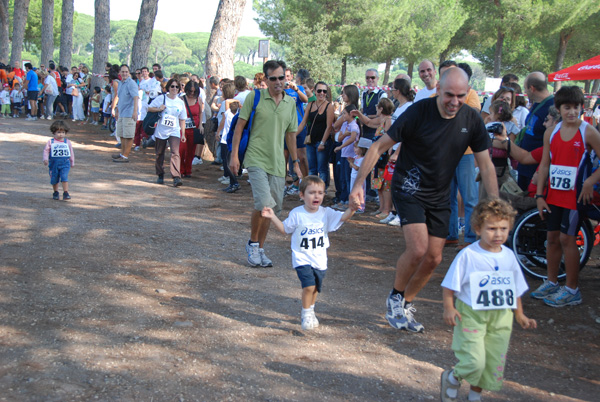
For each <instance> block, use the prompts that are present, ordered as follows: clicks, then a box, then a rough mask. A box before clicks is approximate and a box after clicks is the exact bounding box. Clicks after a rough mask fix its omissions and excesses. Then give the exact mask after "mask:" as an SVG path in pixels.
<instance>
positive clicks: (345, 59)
mask: <svg viewBox="0 0 600 402" xmlns="http://www.w3.org/2000/svg"><path fill="white" fill-rule="evenodd" d="M347 67H348V57H347V56H344V57H342V77H341V83H342V85H345V84H346V70H347Z"/></svg>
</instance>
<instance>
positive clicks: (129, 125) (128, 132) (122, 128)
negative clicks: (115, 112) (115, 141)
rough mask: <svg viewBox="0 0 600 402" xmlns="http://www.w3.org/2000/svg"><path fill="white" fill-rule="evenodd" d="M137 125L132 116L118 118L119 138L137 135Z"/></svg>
mask: <svg viewBox="0 0 600 402" xmlns="http://www.w3.org/2000/svg"><path fill="white" fill-rule="evenodd" d="M135 125H136V122H135V121H133V119H132V118H131V117H119V120H117V136H118V137H119V138H133V137H135Z"/></svg>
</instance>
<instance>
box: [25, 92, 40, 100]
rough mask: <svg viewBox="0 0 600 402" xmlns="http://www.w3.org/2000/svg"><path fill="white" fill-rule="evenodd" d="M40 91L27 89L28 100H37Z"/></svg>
mask: <svg viewBox="0 0 600 402" xmlns="http://www.w3.org/2000/svg"><path fill="white" fill-rule="evenodd" d="M38 93H39V91H27V100H32V101H34V100H37V98H38Z"/></svg>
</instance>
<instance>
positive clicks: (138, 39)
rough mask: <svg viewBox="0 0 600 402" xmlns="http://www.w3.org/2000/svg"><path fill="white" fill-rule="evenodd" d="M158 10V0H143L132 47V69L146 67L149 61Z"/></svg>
mask: <svg viewBox="0 0 600 402" xmlns="http://www.w3.org/2000/svg"><path fill="white" fill-rule="evenodd" d="M157 12H158V0H143V1H142V6H141V8H140V18H139V19H138V23H137V29H136V31H135V37H134V38H133V48H132V49H131V69H132V70H135V69H138V68H142V67H144V66H145V65H146V64H147V63H148V52H149V51H150V43H151V42H152V31H153V30H154V21H155V20H156V13H157Z"/></svg>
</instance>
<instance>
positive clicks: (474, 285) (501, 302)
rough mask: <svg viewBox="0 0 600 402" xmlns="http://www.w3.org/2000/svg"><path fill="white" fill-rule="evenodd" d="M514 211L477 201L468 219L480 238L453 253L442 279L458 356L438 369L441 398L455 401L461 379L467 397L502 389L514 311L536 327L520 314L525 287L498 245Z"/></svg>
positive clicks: (511, 260)
mask: <svg viewBox="0 0 600 402" xmlns="http://www.w3.org/2000/svg"><path fill="white" fill-rule="evenodd" d="M515 215H516V212H515V210H514V209H513V208H512V207H511V206H510V204H509V203H508V202H506V201H503V200H500V199H492V200H483V201H481V202H480V203H479V204H477V206H476V207H475V209H474V210H473V214H472V215H471V221H472V227H473V228H474V229H475V232H476V233H477V235H478V236H479V237H480V239H479V241H477V242H475V243H473V244H471V245H470V246H467V247H466V248H464V249H463V250H462V251H461V252H460V253H458V255H457V256H456V258H455V259H454V261H453V262H452V265H451V266H450V269H448V272H447V273H446V277H445V278H444V280H443V281H442V287H443V288H444V293H443V295H444V296H443V300H444V322H445V323H446V324H448V325H452V326H454V335H453V337H452V350H453V351H454V354H455V356H456V358H457V359H458V363H457V364H456V366H455V367H454V369H453V370H451V369H448V370H446V371H444V372H443V373H442V384H441V399H442V402H445V401H456V400H457V394H458V388H459V387H460V381H461V380H466V381H467V382H468V383H469V384H471V390H470V392H469V396H468V400H469V401H481V391H482V389H487V390H491V391H498V390H500V389H501V388H502V381H503V380H504V366H505V363H506V353H507V352H508V344H509V341H510V334H511V332H512V323H513V310H516V311H515V314H514V316H515V318H516V320H517V322H518V323H519V324H520V325H521V327H523V328H525V329H528V328H536V327H537V323H536V322H535V320H533V319H531V318H527V316H525V314H524V313H523V304H522V303H521V296H522V295H523V294H524V293H525V292H526V291H527V289H528V288H527V283H526V282H525V278H524V277H523V273H522V271H521V269H520V267H519V263H518V262H517V260H516V258H515V255H514V253H513V252H512V250H510V249H508V248H507V247H505V246H504V245H503V244H504V243H505V242H506V239H507V238H508V233H509V232H510V228H511V227H512V225H513V223H514V219H515ZM454 296H456V303H455V301H454ZM455 304H456V305H455Z"/></svg>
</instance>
